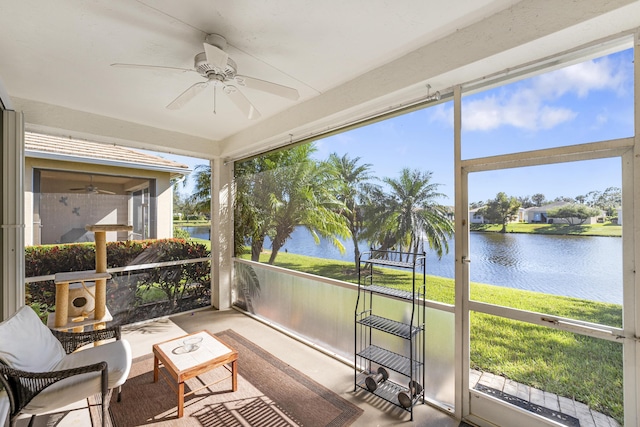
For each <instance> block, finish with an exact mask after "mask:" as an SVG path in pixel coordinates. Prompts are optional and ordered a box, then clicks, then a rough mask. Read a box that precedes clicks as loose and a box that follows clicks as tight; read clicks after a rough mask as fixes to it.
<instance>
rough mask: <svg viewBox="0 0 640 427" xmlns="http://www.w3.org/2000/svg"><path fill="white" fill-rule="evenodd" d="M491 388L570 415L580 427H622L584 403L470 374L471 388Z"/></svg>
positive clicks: (500, 379) (486, 375)
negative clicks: (577, 421) (479, 386)
mask: <svg viewBox="0 0 640 427" xmlns="http://www.w3.org/2000/svg"><path fill="white" fill-rule="evenodd" d="M478 384H480V385H481V386H485V387H490V388H492V389H495V390H498V391H501V392H502V393H504V394H507V395H510V396H514V397H517V398H519V399H522V400H524V401H526V402H529V403H532V404H534V405H538V406H542V407H544V408H547V409H549V410H551V411H555V412H559V413H561V414H565V415H569V416H572V417H574V418H577V419H578V420H579V421H580V427H621V426H620V424H619V423H618V422H617V421H616V420H614V419H613V418H611V417H609V416H607V415H604V414H602V413H600V412H596V411H594V410H592V409H590V408H589V407H588V406H587V405H585V404H584V403H580V402H576V401H575V400H573V399H567V398H566V397H562V396H558V395H557V394H553V393H549V392H547V391H543V390H538V389H537V388H533V387H529V386H526V385H524V384H520V383H517V382H515V381H511V380H508V379H506V378H504V377H501V376H499V375H494V374H490V373H488V372H481V371H476V370H471V372H470V373H469V388H474V387H476V385H478Z"/></svg>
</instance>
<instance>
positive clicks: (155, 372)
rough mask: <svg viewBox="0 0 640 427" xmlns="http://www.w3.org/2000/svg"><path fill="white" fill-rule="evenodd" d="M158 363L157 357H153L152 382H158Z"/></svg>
mask: <svg viewBox="0 0 640 427" xmlns="http://www.w3.org/2000/svg"><path fill="white" fill-rule="evenodd" d="M159 365H160V361H159V360H158V356H156V355H153V382H154V383H157V382H158V369H159Z"/></svg>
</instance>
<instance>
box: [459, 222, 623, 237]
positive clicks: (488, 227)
mask: <svg viewBox="0 0 640 427" xmlns="http://www.w3.org/2000/svg"><path fill="white" fill-rule="evenodd" d="M470 229H471V231H487V232H496V233H497V232H500V230H502V225H499V224H471V228H470ZM507 233H530V234H560V235H575V236H607V237H620V236H622V226H620V225H615V224H611V223H610V222H605V223H604V224H584V225H569V224H529V223H524V222H514V223H510V224H507Z"/></svg>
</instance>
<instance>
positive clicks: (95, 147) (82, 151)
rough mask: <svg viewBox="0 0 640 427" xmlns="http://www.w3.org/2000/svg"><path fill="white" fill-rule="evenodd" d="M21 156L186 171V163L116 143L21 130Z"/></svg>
mask: <svg viewBox="0 0 640 427" xmlns="http://www.w3.org/2000/svg"><path fill="white" fill-rule="evenodd" d="M24 145H25V157H41V158H51V159H58V160H67V161H77V162H83V163H101V164H109V165H113V166H120V167H132V168H137V169H155V170H162V171H167V172H174V173H183V174H185V175H187V174H189V173H190V172H191V170H190V169H189V166H187V165H184V164H182V163H178V162H174V161H172V160H168V159H164V158H162V157H159V156H154V155H152V154H147V153H143V152H140V151H136V150H132V149H130V148H125V147H121V146H117V145H107V144H101V143H97V142H90V141H84V140H79V139H73V138H67V137H60V136H51V135H43V134H38V133H33V132H25V135H24Z"/></svg>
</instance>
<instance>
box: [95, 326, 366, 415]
mask: <svg viewBox="0 0 640 427" xmlns="http://www.w3.org/2000/svg"><path fill="white" fill-rule="evenodd" d="M216 336H217V337H219V338H220V339H221V340H223V341H224V342H225V343H227V344H228V345H229V346H230V347H232V348H234V349H236V350H237V351H238V390H237V391H236V392H232V391H231V378H225V377H228V376H229V375H230V374H229V372H228V371H227V370H226V369H224V368H218V369H214V370H213V371H211V372H208V373H206V374H203V375H201V376H199V377H198V378H194V379H192V380H190V381H188V382H187V383H185V393H186V392H188V391H190V390H196V389H198V388H201V387H202V385H203V384H208V383H211V382H215V381H216V380H221V381H220V382H218V383H217V384H215V385H213V386H209V387H207V388H204V389H202V390H199V391H197V392H196V393H194V394H193V395H191V396H188V397H186V398H185V402H184V416H183V417H182V418H180V419H178V418H177V397H176V394H175V392H174V390H173V389H172V388H171V387H170V386H169V385H168V384H167V382H166V381H164V380H163V379H162V378H160V380H159V381H158V382H157V383H154V382H153V356H151V355H148V356H143V357H141V358H137V359H135V360H134V361H133V365H132V367H131V374H130V375H129V379H128V380H127V382H126V383H125V385H124V386H123V389H122V401H121V402H116V399H115V393H114V396H113V399H112V402H111V404H110V415H111V420H108V421H110V423H111V425H113V426H114V427H130V426H143V425H160V426H216V427H218V426H225V427H227V426H229V427H235V426H238V427H241V426H245V427H246V426H255V427H267V426H269V427H280V426H282V427H285V426H314V427H315V426H331V427H340V426H348V425H350V424H351V423H353V422H354V421H355V420H356V419H357V418H358V417H359V416H360V415H361V414H362V412H363V411H362V409H360V408H358V407H357V406H355V405H353V404H351V403H350V402H348V401H346V400H345V399H343V398H342V397H340V396H339V395H337V394H335V393H334V392H332V391H331V390H329V389H327V388H326V387H324V386H322V385H320V384H318V383H317V382H315V381H313V380H312V379H310V378H309V377H307V376H306V375H304V374H302V373H301V372H300V371H298V370H296V369H294V368H292V367H291V366H289V365H287V364H286V363H284V362H282V361H281V360H280V359H277V358H276V357H274V356H273V355H272V354H270V353H268V352H267V351H265V350H264V349H262V348H260V347H258V346H257V345H255V344H253V343H252V342H250V341H248V340H247V339H245V338H243V337H242V336H240V335H238V334H237V333H235V332H234V331H232V330H226V331H223V332H220V333H218V334H216ZM92 406H93V405H92ZM94 408H96V407H95V406H94ZM96 409H97V408H96ZM91 412H92V414H94V416H96V415H97V416H99V411H96V410H93V411H91ZM94 425H100V424H99V420H97V419H96V420H94Z"/></svg>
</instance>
